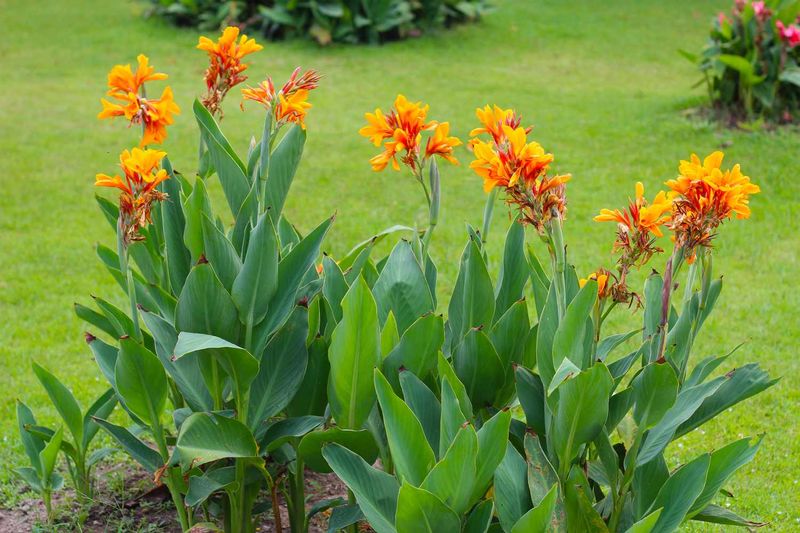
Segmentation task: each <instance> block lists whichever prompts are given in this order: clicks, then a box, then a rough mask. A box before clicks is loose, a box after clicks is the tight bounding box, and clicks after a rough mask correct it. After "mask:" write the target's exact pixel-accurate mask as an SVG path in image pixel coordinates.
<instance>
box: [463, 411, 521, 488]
mask: <svg viewBox="0 0 800 533" xmlns="http://www.w3.org/2000/svg"><path fill="white" fill-rule="evenodd" d="M510 426H511V411H508V410H505V411H499V412H498V413H497V414H495V415H494V416H493V417H492V418H490V419H489V420H487V421H486V423H485V424H483V426H481V428H480V429H479V430H478V455H477V457H476V459H475V464H476V474H475V483H474V488H473V491H472V499H473V501H474V500H477V499H479V498H481V497H482V496H483V495H484V494H486V490H487V489H488V488H489V485H490V484H491V482H492V477H494V472H495V470H497V465H499V464H500V462H501V461H502V460H503V457H505V454H506V443H507V442H508V431H509V427H510Z"/></svg>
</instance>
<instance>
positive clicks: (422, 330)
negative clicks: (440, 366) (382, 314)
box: [383, 314, 444, 390]
mask: <svg viewBox="0 0 800 533" xmlns="http://www.w3.org/2000/svg"><path fill="white" fill-rule="evenodd" d="M387 323H388V321H387ZM443 343H444V319H443V318H442V316H441V315H434V314H427V315H425V316H423V317H421V318H419V319H417V320H416V321H415V322H414V323H413V324H411V325H410V326H409V327H408V328H407V329H406V330H405V332H404V333H403V335H402V337H401V338H400V342H399V343H398V344H397V346H395V347H394V349H393V350H392V351H391V352H390V353H389V355H387V356H386V358H385V359H384V360H383V371H384V373H385V375H386V378H387V379H388V380H389V382H390V383H391V384H392V386H393V387H394V389H395V390H399V388H400V382H399V378H398V373H399V372H400V369H401V368H403V369H406V370H410V371H411V372H413V373H414V374H415V375H417V376H419V377H421V378H425V377H426V376H427V375H428V374H429V373H430V372H431V370H433V369H434V368H436V356H437V354H438V353H439V350H440V349H441V348H442V344H443Z"/></svg>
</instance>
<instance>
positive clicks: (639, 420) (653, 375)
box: [632, 362, 678, 431]
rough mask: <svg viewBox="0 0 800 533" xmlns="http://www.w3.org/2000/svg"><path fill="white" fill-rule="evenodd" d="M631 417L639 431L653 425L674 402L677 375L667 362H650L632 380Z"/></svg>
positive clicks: (676, 390)
mask: <svg viewBox="0 0 800 533" xmlns="http://www.w3.org/2000/svg"><path fill="white" fill-rule="evenodd" d="M632 387H633V401H634V402H635V404H634V406H633V419H634V420H635V421H636V424H637V425H638V426H639V431H645V430H648V429H650V428H652V427H653V426H655V425H656V424H657V423H658V422H659V421H660V420H661V419H662V418H663V417H664V415H665V414H666V412H667V411H668V410H669V408H670V407H672V406H673V405H674V404H675V399H676V398H677V396H678V376H676V375H675V371H674V370H673V369H672V366H670V365H669V364H667V363H658V362H656V363H650V364H649V365H647V366H645V367H644V370H642V372H641V373H640V374H639V375H638V376H636V378H634V380H633V384H632Z"/></svg>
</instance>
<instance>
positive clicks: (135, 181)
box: [94, 148, 169, 244]
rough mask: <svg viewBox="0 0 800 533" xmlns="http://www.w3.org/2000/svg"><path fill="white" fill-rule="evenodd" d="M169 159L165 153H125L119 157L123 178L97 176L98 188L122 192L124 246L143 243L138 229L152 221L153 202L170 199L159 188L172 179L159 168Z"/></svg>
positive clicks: (104, 175) (105, 175)
mask: <svg viewBox="0 0 800 533" xmlns="http://www.w3.org/2000/svg"><path fill="white" fill-rule="evenodd" d="M166 155H167V153H166V152H162V151H159V150H150V149H147V150H142V149H139V148H134V149H133V150H130V151H128V150H124V151H123V152H122V154H120V157H119V161H120V168H122V174H123V175H122V176H119V175H118V174H115V175H114V176H110V175H108V174H97V176H96V177H95V183H94V184H95V186H97V187H113V188H116V189H119V190H120V191H121V193H120V195H119V216H120V220H119V223H120V227H121V229H122V235H123V240H124V242H125V244H130V243H131V242H132V241H138V240H142V238H143V237H142V236H141V235H140V234H139V228H143V227H146V226H147V225H148V224H149V223H150V222H151V221H152V220H151V217H150V211H151V208H152V204H153V202H158V201H162V200H164V199H165V198H166V197H167V195H166V194H165V193H163V192H161V191H159V190H158V189H157V188H156V187H157V186H158V184H159V183H161V182H162V181H164V180H166V179H168V178H169V174H167V171H166V170H164V169H160V168H159V167H160V165H161V160H162V159H163V158H164V156H166Z"/></svg>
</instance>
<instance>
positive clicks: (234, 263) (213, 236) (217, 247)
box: [201, 214, 242, 291]
mask: <svg viewBox="0 0 800 533" xmlns="http://www.w3.org/2000/svg"><path fill="white" fill-rule="evenodd" d="M201 218H202V221H201V223H202V225H203V249H204V250H205V255H206V259H208V262H209V263H211V266H212V267H213V268H214V272H215V273H216V274H217V277H219V280H220V281H221V282H222V285H223V286H224V287H225V289H226V290H227V291H230V290H231V288H232V287H233V280H235V279H236V277H237V276H238V275H239V271H241V269H242V260H241V259H239V254H238V253H237V252H236V249H235V248H234V247H233V244H232V243H231V241H229V240H228V238H227V237H226V236H225V234H224V233H222V231H221V230H220V229H219V228H218V227H217V225H216V224H214V222H212V221H211V219H210V218H209V217H208V216H206V215H205V214H203V215H202V217H201Z"/></svg>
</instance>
